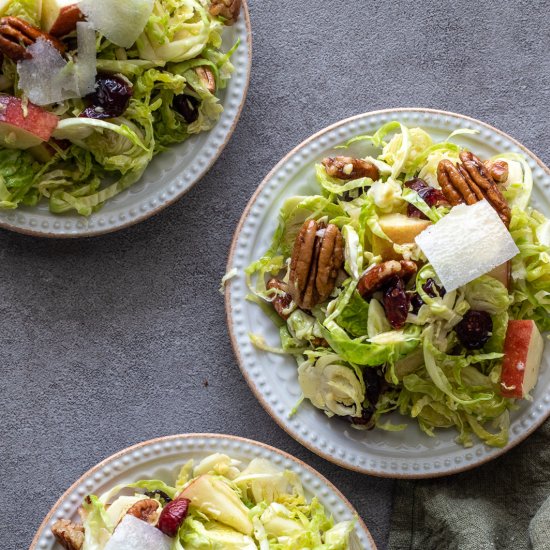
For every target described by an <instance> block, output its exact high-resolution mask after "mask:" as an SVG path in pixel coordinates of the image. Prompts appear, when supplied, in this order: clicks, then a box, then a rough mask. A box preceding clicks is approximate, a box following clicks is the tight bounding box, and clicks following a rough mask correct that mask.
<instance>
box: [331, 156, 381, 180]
mask: <svg viewBox="0 0 550 550" xmlns="http://www.w3.org/2000/svg"><path fill="white" fill-rule="evenodd" d="M322 164H323V166H324V167H325V170H326V171H327V174H328V175H329V176H330V177H331V178H338V179H341V180H356V179H358V178H370V179H371V180H373V181H376V180H377V179H378V178H379V177H380V170H378V168H377V167H376V166H375V165H374V164H373V163H372V162H368V161H366V160H363V159H356V158H353V157H327V158H325V159H323V161H322Z"/></svg>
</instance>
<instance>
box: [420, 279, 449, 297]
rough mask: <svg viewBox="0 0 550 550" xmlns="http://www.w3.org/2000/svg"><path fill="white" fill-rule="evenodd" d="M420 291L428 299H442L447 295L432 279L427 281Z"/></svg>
mask: <svg viewBox="0 0 550 550" xmlns="http://www.w3.org/2000/svg"><path fill="white" fill-rule="evenodd" d="M422 290H424V292H425V293H426V294H427V295H428V296H429V297H430V298H437V297H438V296H439V297H441V298H443V296H445V294H446V293H447V292H446V290H445V289H444V288H443V287H442V286H439V285H438V284H437V283H436V282H435V281H434V280H433V279H432V278H430V279H428V280H427V281H426V282H425V283H424V284H423V285H422Z"/></svg>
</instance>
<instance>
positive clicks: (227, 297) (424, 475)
mask: <svg viewBox="0 0 550 550" xmlns="http://www.w3.org/2000/svg"><path fill="white" fill-rule="evenodd" d="M404 112H406V113H412V114H414V113H429V114H433V115H439V116H450V117H456V118H459V119H464V120H466V121H469V122H473V123H475V124H479V125H480V126H482V127H485V128H486V129H489V130H491V131H493V132H495V133H496V134H498V135H500V136H501V137H504V138H506V139H508V140H510V141H511V142H512V143H513V144H514V145H516V146H517V147H518V148H520V149H521V150H522V151H524V152H525V153H526V154H527V155H528V156H529V157H531V158H532V159H533V160H534V161H535V162H536V163H537V164H538V165H539V167H540V168H541V169H542V170H544V171H545V172H546V174H547V175H550V168H549V167H548V166H546V164H544V162H543V161H542V160H541V159H540V158H539V157H538V156H537V155H535V153H533V152H532V151H531V150H530V149H528V148H527V147H525V146H524V145H523V144H522V143H520V142H519V141H518V140H516V139H514V138H513V137H512V136H510V135H508V134H507V133H506V132H503V131H502V130H500V129H498V128H496V127H494V126H492V125H491V124H488V123H487V122H483V121H481V120H479V119H476V118H474V117H470V116H468V115H463V114H460V113H454V112H452V111H445V110H442V109H431V108H426V107H396V108H388V109H379V110H375V111H367V112H364V113H360V114H357V115H354V116H351V117H348V118H345V119H342V120H339V121H337V122H335V123H333V124H330V125H328V126H326V127H325V128H323V129H321V130H319V131H317V132H315V133H314V134H313V135H311V136H310V137H308V138H306V139H305V140H304V141H302V142H301V143H300V144H299V145H297V146H296V147H294V148H293V149H292V150H291V151H290V152H288V153H287V154H286V155H285V156H284V157H283V158H282V159H281V160H280V161H279V162H277V164H276V165H275V166H274V167H273V168H272V169H271V170H270V171H269V172H268V174H267V175H266V176H265V177H264V179H263V180H262V181H261V183H260V184H259V185H258V187H257V189H256V190H255V191H254V194H253V195H252V197H251V198H250V200H249V201H248V203H247V205H246V207H245V209H244V211H243V213H242V215H241V218H240V219H239V223H238V224H237V227H236V229H235V233H234V235H233V239H232V241H231V247H230V249H229V255H228V259H227V264H226V273H229V271H230V270H231V269H232V267H233V262H234V258H235V252H236V249H237V244H238V241H239V238H240V236H241V232H242V229H243V227H244V224H245V222H246V220H247V218H248V216H249V215H250V211H251V209H252V207H253V206H254V204H255V203H256V201H257V199H258V197H259V195H260V193H261V192H262V191H263V190H264V188H265V187H266V186H267V185H268V184H269V183H270V181H271V179H272V178H273V176H274V175H275V174H276V173H277V172H278V171H279V169H280V168H281V167H282V166H284V165H285V164H286V162H287V161H288V160H289V159H290V158H292V157H293V156H294V155H296V154H297V153H298V152H300V151H301V149H303V148H304V147H305V146H307V145H308V144H309V143H311V142H312V141H314V140H316V139H318V138H320V137H321V136H323V135H325V134H327V133H329V132H332V131H333V130H335V129H337V128H339V127H340V126H344V125H347V124H349V123H352V122H354V121H356V120H360V119H363V118H366V117H370V116H377V115H390V114H392V113H404ZM231 290H232V285H231V284H230V282H229V283H228V284H226V286H225V290H224V301H225V318H226V322H227V328H228V332H229V337H230V340H231V347H232V348H233V354H234V356H235V358H236V361H237V364H238V366H239V369H240V371H241V373H242V375H243V377H244V379H245V380H246V383H247V384H248V386H249V388H250V389H251V391H252V393H253V394H254V396H255V397H256V399H257V400H258V402H259V403H260V404H261V405H262V407H263V408H264V410H265V411H266V412H267V414H268V415H269V416H270V417H271V419H272V420H274V421H275V422H276V424H277V425H278V426H279V427H280V428H282V429H283V430H284V431H285V432H286V433H287V434H288V435H290V436H291V437H292V438H293V439H294V440H295V441H297V442H298V443H300V444H301V445H303V446H304V447H305V448H307V449H309V450H310V451H311V452H313V453H315V454H316V455H317V456H319V457H321V458H323V459H325V460H327V461H328V462H331V463H333V464H336V465H337V466H340V467H342V468H344V469H346V470H351V471H354V472H358V473H362V474H367V475H371V476H374V477H380V478H386V479H434V478H439V477H446V476H450V475H454V474H459V473H462V472H465V471H468V470H472V469H474V468H478V467H480V466H483V465H484V464H487V463H488V462H490V461H492V460H495V459H496V458H498V457H500V456H502V455H503V454H505V453H507V452H508V451H510V450H511V449H513V448H514V447H516V446H517V445H519V444H520V443H522V442H523V441H525V440H526V439H527V438H528V437H529V436H530V435H531V434H532V433H533V432H534V431H535V430H537V429H538V428H540V426H542V424H543V423H544V422H545V421H546V420H547V419H548V418H550V408H549V409H548V411H547V412H546V413H545V414H543V415H542V416H541V418H539V419H537V420H536V421H535V422H534V423H533V425H532V426H530V427H529V428H528V429H526V430H525V431H523V432H522V433H521V434H520V435H519V436H518V437H517V439H516V440H514V441H513V442H512V443H511V444H509V445H507V446H506V447H503V448H502V449H496V450H495V451H494V452H493V453H491V455H489V456H486V457H484V458H483V459H481V460H479V461H477V462H473V463H469V464H465V465H460V466H454V467H453V466H451V467H450V468H449V469H446V470H445V471H440V472H438V471H434V472H432V471H430V472H419V473H416V472H407V473H402V472H396V473H391V472H383V471H379V470H373V469H371V468H369V467H368V466H366V465H365V466H359V465H354V464H349V463H347V462H345V461H343V460H340V459H339V458H338V457H337V456H335V455H334V454H330V453H328V452H325V451H323V450H322V449H320V448H319V447H317V446H316V445H315V444H313V443H311V442H309V441H308V440H307V439H306V438H305V437H303V436H302V435H301V434H300V432H299V431H298V430H295V429H294V428H293V427H292V426H290V424H289V423H286V422H284V421H283V420H282V419H279V418H278V416H277V415H276V414H275V411H274V410H273V408H272V407H271V405H270V404H269V403H268V401H267V400H266V399H265V397H264V396H263V394H262V393H261V391H260V390H259V388H258V387H257V386H256V384H255V383H254V381H253V380H252V378H251V376H250V374H249V373H248V371H247V370H246V368H245V367H244V361H243V359H242V356H241V352H240V349H239V345H238V342H237V338H236V335H235V327H234V323H233V319H232V318H233V314H232V311H233V307H232V304H231Z"/></svg>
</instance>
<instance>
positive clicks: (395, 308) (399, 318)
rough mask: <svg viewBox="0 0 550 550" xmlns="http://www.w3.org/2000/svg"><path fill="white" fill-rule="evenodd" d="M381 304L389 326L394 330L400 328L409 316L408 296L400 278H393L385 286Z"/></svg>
mask: <svg viewBox="0 0 550 550" xmlns="http://www.w3.org/2000/svg"><path fill="white" fill-rule="evenodd" d="M383 303H384V310H385V311H386V317H387V318H388V321H389V322H390V325H391V326H392V327H393V328H395V329H400V328H402V327H403V325H404V324H405V321H406V320H407V315H408V314H409V296H407V293H406V292H405V283H404V282H403V279H401V277H395V278H393V279H392V280H391V282H390V284H389V285H387V287H386V291H385V292H384V299H383Z"/></svg>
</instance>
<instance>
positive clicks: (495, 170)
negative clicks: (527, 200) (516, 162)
mask: <svg viewBox="0 0 550 550" xmlns="http://www.w3.org/2000/svg"><path fill="white" fill-rule="evenodd" d="M483 166H485V168H486V169H487V171H488V172H489V174H491V177H492V178H493V179H494V180H495V181H496V182H497V183H504V182H505V181H506V180H507V179H508V175H509V171H508V163H507V162H506V161H505V160H485V161H483Z"/></svg>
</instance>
